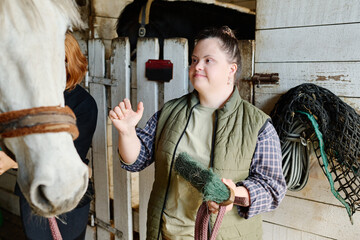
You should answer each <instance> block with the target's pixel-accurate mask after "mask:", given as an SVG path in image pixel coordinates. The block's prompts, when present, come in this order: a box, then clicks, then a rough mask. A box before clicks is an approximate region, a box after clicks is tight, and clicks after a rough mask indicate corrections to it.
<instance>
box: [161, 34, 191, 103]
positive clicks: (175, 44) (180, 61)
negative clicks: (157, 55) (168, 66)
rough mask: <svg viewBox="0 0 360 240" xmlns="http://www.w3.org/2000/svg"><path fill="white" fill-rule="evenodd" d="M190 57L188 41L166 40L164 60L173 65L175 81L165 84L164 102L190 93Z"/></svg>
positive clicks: (178, 39) (182, 39)
mask: <svg viewBox="0 0 360 240" xmlns="http://www.w3.org/2000/svg"><path fill="white" fill-rule="evenodd" d="M188 55H189V53H188V42H187V39H185V38H174V39H166V40H164V59H166V60H170V61H171V62H172V63H173V79H172V80H171V81H170V82H168V83H164V102H167V101H169V100H171V99H174V98H178V97H181V96H183V95H184V94H186V93H188V89H189V85H188V82H189V80H188V75H189V74H188Z"/></svg>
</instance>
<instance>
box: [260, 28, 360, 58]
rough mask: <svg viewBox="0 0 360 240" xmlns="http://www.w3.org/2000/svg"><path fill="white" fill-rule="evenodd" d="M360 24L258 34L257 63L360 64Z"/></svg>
mask: <svg viewBox="0 0 360 240" xmlns="http://www.w3.org/2000/svg"><path fill="white" fill-rule="evenodd" d="M359 29H360V23H357V24H345V25H330V26H316V27H306V28H286V29H273V30H263V31H256V33H255V39H256V53H255V63H264V62H319V61H320V62H324V61H326V62H341V61H360V51H359V49H360V41H355V39H359V38H360V31H359Z"/></svg>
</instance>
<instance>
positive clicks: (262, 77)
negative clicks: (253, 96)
mask: <svg viewBox="0 0 360 240" xmlns="http://www.w3.org/2000/svg"><path fill="white" fill-rule="evenodd" d="M251 81H252V82H253V84H255V85H260V84H276V83H278V82H279V74H278V73H255V74H254V76H252V78H251Z"/></svg>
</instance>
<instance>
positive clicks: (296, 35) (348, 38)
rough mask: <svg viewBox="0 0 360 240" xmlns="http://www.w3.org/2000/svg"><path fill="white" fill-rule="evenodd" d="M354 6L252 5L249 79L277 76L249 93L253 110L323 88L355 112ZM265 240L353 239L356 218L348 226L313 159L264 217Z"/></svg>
mask: <svg viewBox="0 0 360 240" xmlns="http://www.w3.org/2000/svg"><path fill="white" fill-rule="evenodd" d="M359 9H360V2H359V1H357V0H348V1H338V0H318V1H312V0H302V1H293V0H258V1H257V6H256V29H257V30H256V38H255V39H256V40H255V46H256V50H255V73H279V77H280V82H279V84H276V85H270V84H269V85H260V86H258V87H255V96H254V99H255V105H256V106H258V107H260V108H262V109H263V110H264V111H266V112H267V113H269V112H270V111H271V110H272V108H273V107H274V104H275V103H276V101H277V100H278V99H279V97H280V96H281V95H282V94H284V93H285V92H287V91H288V90H289V89H290V88H292V87H295V86H297V85H299V84H301V83H305V82H306V83H314V84H317V85H319V86H322V87H325V88H327V89H329V90H330V91H332V92H333V93H335V94H336V95H338V96H339V97H340V98H341V99H342V100H344V101H345V102H347V103H348V104H350V105H351V106H352V107H353V108H354V109H355V110H357V111H358V112H360V111H359V108H360V102H359V97H360V93H359V90H358V89H359V87H360V81H359V77H358V76H359V73H360V72H359V69H360V50H359V49H360V44H359V41H357V40H356V39H359V37H360V23H359V22H360V14H359ZM263 219H264V239H269V240H273V239H274V240H275V239H357V237H356V236H359V234H360V229H359V228H358V224H359V223H360V213H355V214H354V215H353V220H354V225H351V223H350V220H349V217H348V215H347V212H346V210H345V208H344V207H343V206H342V205H341V203H340V202H339V201H338V200H337V199H336V198H335V197H334V196H333V195H332V193H331V191H330V185H329V183H328V181H327V179H326V177H325V175H324V174H323V172H322V170H321V168H320V166H319V164H318V162H317V160H316V159H315V158H314V157H312V160H311V167H310V179H309V182H308V183H307V185H306V187H305V188H304V189H303V190H301V191H299V192H291V191H288V192H287V195H286V197H285V199H284V200H283V202H282V204H281V205H280V207H279V208H278V209H277V210H275V211H273V212H270V213H266V214H264V217H263Z"/></svg>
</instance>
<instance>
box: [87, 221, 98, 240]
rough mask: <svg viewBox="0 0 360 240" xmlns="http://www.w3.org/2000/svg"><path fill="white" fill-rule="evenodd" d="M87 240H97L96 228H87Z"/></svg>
mask: <svg viewBox="0 0 360 240" xmlns="http://www.w3.org/2000/svg"><path fill="white" fill-rule="evenodd" d="M85 240H96V228H95V227H91V226H90V225H87V226H86V233H85Z"/></svg>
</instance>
